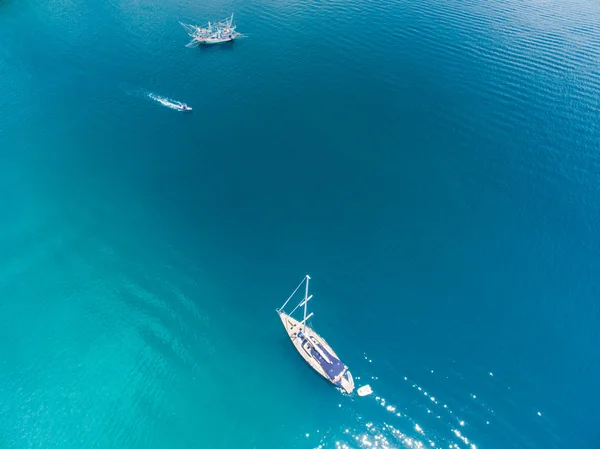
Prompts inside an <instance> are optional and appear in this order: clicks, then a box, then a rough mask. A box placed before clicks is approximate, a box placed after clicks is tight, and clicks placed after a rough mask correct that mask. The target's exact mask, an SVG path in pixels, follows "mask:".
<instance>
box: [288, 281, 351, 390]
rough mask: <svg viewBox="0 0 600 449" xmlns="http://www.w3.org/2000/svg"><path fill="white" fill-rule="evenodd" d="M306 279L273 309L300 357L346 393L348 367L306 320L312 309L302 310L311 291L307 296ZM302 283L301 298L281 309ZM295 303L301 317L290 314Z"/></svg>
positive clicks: (349, 388) (348, 374) (349, 380)
mask: <svg viewBox="0 0 600 449" xmlns="http://www.w3.org/2000/svg"><path fill="white" fill-rule="evenodd" d="M309 281H310V276H308V275H307V276H306V277H305V278H304V279H303V280H302V282H300V284H299V285H298V287H296V290H294V293H292V295H291V296H290V297H289V298H288V299H287V301H286V302H285V303H284V304H283V306H281V307H280V308H279V309H277V313H278V314H279V318H281V322H282V323H283V327H284V328H285V330H286V332H287V334H288V336H289V337H290V339H291V340H292V343H293V344H294V347H295V348H296V350H297V351H298V352H299V353H300V355H301V356H302V358H303V359H304V360H305V361H306V362H307V363H308V364H309V365H310V366H312V367H313V369H314V370H315V371H316V372H318V373H319V374H320V375H321V376H323V377H324V378H325V379H327V380H328V381H329V382H331V383H332V384H334V385H335V386H336V387H339V388H341V389H343V390H344V391H345V392H347V393H352V391H353V390H354V379H353V378H352V374H351V373H350V370H349V369H348V367H347V366H346V365H344V364H343V363H342V362H341V361H340V359H339V357H338V356H337V354H336V353H335V352H334V351H333V349H332V348H331V346H329V344H327V342H326V341H325V339H324V338H323V337H321V336H320V335H319V334H317V333H316V332H315V331H314V329H312V328H311V327H309V326H308V325H307V324H306V323H307V320H308V319H309V318H310V317H312V316H313V315H314V314H313V313H312V312H311V313H310V314H308V315H307V314H306V312H307V304H308V301H310V300H311V299H312V295H310V296H308V283H309ZM303 283H306V289H305V293H304V298H303V299H302V300H301V301H300V302H299V303H298V305H296V307H294V309H293V310H292V311H291V312H290V313H289V314H288V313H285V312H284V311H283V309H284V308H285V306H286V305H287V303H288V302H290V300H291V299H292V297H293V296H294V295H295V294H296V292H297V291H298V289H299V288H300V287H301V286H302V284H303ZM299 307H303V308H304V317H303V319H302V321H298V320H297V319H295V318H292V316H291V315H292V314H293V313H294V312H295V311H296V310H297V309H298V308H299Z"/></svg>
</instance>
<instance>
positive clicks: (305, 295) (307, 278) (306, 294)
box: [302, 274, 310, 330]
mask: <svg viewBox="0 0 600 449" xmlns="http://www.w3.org/2000/svg"><path fill="white" fill-rule="evenodd" d="M308 281H310V276H309V275H308V274H307V275H306V291H305V292H304V319H303V320H302V322H303V323H304V330H306V304H307V303H308Z"/></svg>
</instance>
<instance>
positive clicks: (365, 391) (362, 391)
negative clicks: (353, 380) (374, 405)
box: [356, 385, 373, 396]
mask: <svg viewBox="0 0 600 449" xmlns="http://www.w3.org/2000/svg"><path fill="white" fill-rule="evenodd" d="M356 392H357V393H358V395H359V396H368V395H370V394H371V393H373V390H371V386H370V385H363V386H362V387H360V388H359V389H358V390H356Z"/></svg>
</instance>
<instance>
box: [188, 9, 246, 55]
mask: <svg viewBox="0 0 600 449" xmlns="http://www.w3.org/2000/svg"><path fill="white" fill-rule="evenodd" d="M179 23H180V24H181V26H182V27H183V28H184V29H185V30H186V31H187V33H188V35H189V36H190V37H191V38H192V40H191V41H190V42H189V43H188V44H187V45H186V47H197V46H198V45H213V44H222V43H224V42H231V41H233V40H235V39H238V38H241V37H244V35H243V34H241V33H238V32H237V31H236V30H235V28H236V26H237V25H234V24H233V14H231V17H229V18H227V19H224V20H222V21H220V22H215V23H210V22H208V25H205V26H203V27H199V26H196V25H189V24H186V23H181V22H179Z"/></svg>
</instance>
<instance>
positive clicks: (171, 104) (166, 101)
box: [146, 92, 192, 111]
mask: <svg viewBox="0 0 600 449" xmlns="http://www.w3.org/2000/svg"><path fill="white" fill-rule="evenodd" d="M146 95H147V97H148V98H150V99H151V100H154V101H156V102H158V103H160V104H162V105H163V106H165V107H167V108H170V109H175V110H176V111H191V110H192V108H191V107H189V106H188V105H187V104H185V103H182V102H180V101H176V100H172V99H170V98H167V97H161V96H160V95H156V94H155V93H152V92H148V93H147V94H146Z"/></svg>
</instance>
